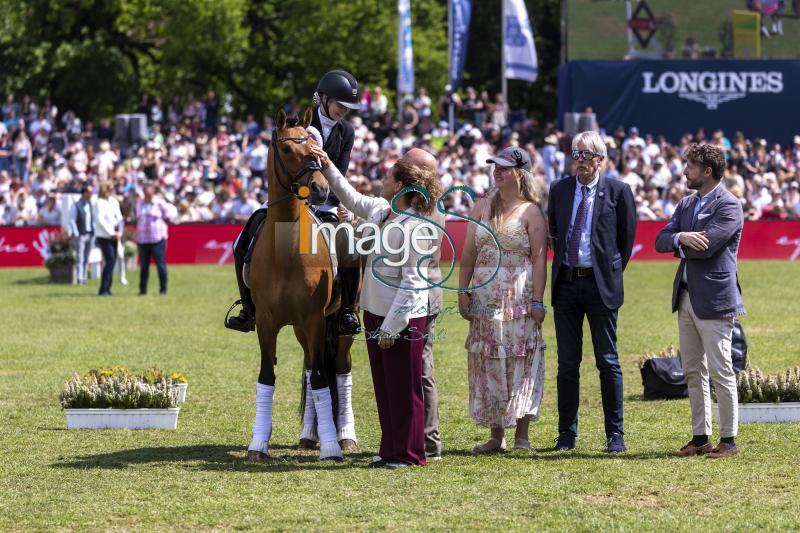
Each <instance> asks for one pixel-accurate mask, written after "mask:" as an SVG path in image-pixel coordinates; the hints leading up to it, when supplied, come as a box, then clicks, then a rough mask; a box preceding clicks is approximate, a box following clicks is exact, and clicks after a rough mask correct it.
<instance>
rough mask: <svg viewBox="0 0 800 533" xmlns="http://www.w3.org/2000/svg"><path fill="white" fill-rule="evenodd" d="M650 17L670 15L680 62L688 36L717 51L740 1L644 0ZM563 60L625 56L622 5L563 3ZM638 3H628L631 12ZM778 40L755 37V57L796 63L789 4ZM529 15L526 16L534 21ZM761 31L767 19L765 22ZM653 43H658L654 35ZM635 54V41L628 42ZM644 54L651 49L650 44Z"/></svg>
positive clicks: (798, 29)
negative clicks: (725, 23) (757, 50)
mask: <svg viewBox="0 0 800 533" xmlns="http://www.w3.org/2000/svg"><path fill="white" fill-rule="evenodd" d="M647 3H648V5H649V6H650V9H651V10H652V11H653V15H654V16H655V17H656V18H659V17H661V16H662V15H665V14H667V13H668V14H670V15H672V20H673V22H674V24H675V57H676V58H677V59H680V57H681V48H682V47H683V45H684V43H685V42H686V38H687V37H689V36H690V35H692V36H694V38H695V39H696V40H697V42H698V44H699V45H700V47H701V48H706V47H712V48H715V49H717V50H718V51H719V50H720V49H721V46H722V44H721V41H720V38H719V29H720V23H721V22H722V21H723V20H732V19H733V11H734V10H745V9H746V8H745V5H746V2H745V0H701V1H698V0H648V1H647ZM567 4H568V7H567V9H568V14H567V47H568V48H567V50H568V54H567V57H568V58H569V60H570V61H576V60H579V59H622V58H623V57H624V56H625V54H626V53H627V51H628V44H627V33H626V32H627V26H626V15H625V2H623V1H621V0H568V2H567ZM637 4H638V2H636V1H633V2H632V6H633V7H632V9H636V5H637ZM787 4H788V7H787V9H786V15H787V16H786V17H784V19H783V31H784V34H783V35H781V36H773V37H771V38H769V39H765V38H764V37H763V36H762V37H761V57H762V58H764V59H770V58H772V59H797V58H798V57H800V46H798V43H800V19H798V18H796V17H794V12H793V11H792V7H791V2H787ZM535 16H536V14H535V13H531V17H532V18H534V17H535ZM766 23H767V28H769V29H771V28H772V19H771V18H770V17H766ZM655 38H656V39H658V40H659V41H662V45H663V44H665V43H664V42H663V40H664V38H663V36H662V35H660V34H659V32H658V31H656V34H655ZM634 43H636V49H637V50H639V45H638V42H637V41H636V40H635V38H634ZM648 50H654V48H653V45H652V44H651V45H650V47H649V48H648Z"/></svg>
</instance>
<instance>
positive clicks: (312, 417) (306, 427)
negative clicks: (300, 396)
mask: <svg viewBox="0 0 800 533" xmlns="http://www.w3.org/2000/svg"><path fill="white" fill-rule="evenodd" d="M310 378H311V371H310V370H306V397H305V400H304V401H305V403H306V406H305V409H304V410H303V431H301V432H300V438H301V439H307V440H313V441H314V442H318V441H319V437H318V436H317V410H316V409H315V408H314V397H313V396H312V395H311V381H310Z"/></svg>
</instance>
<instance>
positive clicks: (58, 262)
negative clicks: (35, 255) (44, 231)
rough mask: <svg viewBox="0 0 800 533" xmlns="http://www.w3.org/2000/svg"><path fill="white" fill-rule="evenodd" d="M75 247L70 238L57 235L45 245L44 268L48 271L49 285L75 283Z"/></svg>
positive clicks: (60, 234) (64, 234)
mask: <svg viewBox="0 0 800 533" xmlns="http://www.w3.org/2000/svg"><path fill="white" fill-rule="evenodd" d="M75 262H76V260H75V245H74V243H73V241H72V237H70V236H69V235H67V234H66V233H64V232H61V233H59V234H58V235H56V236H55V237H53V238H52V239H50V242H49V243H48V245H47V259H46V260H45V262H44V266H46V267H47V270H49V271H50V283H70V284H71V283H75Z"/></svg>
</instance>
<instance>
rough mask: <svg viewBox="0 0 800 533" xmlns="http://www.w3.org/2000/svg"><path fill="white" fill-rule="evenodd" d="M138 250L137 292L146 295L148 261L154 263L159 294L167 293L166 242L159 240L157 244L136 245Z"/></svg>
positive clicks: (148, 273)
mask: <svg viewBox="0 0 800 533" xmlns="http://www.w3.org/2000/svg"><path fill="white" fill-rule="evenodd" d="M137 248H138V249H139V262H140V269H141V270H140V271H139V292H140V293H141V294H147V282H148V280H149V279H150V259H151V258H152V259H154V260H155V262H156V270H158V285H159V292H161V293H162V294H163V293H166V292H167V240H166V239H161V240H160V241H158V242H154V243H148V244H142V243H139V244H138V245H137Z"/></svg>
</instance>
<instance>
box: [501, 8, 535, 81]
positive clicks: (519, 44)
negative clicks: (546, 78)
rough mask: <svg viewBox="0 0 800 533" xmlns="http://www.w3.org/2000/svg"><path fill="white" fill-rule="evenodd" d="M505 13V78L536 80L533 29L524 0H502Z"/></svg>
mask: <svg viewBox="0 0 800 533" xmlns="http://www.w3.org/2000/svg"><path fill="white" fill-rule="evenodd" d="M503 12H504V13H505V20H504V21H503V24H505V26H504V29H505V42H504V43H503V52H504V57H505V63H506V64H505V73H506V78H514V79H517V80H527V81H536V76H537V74H538V73H539V63H538V61H537V59H536V44H535V43H534V41H533V30H532V29H531V21H530V19H529V18H528V10H527V9H525V0H503Z"/></svg>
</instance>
